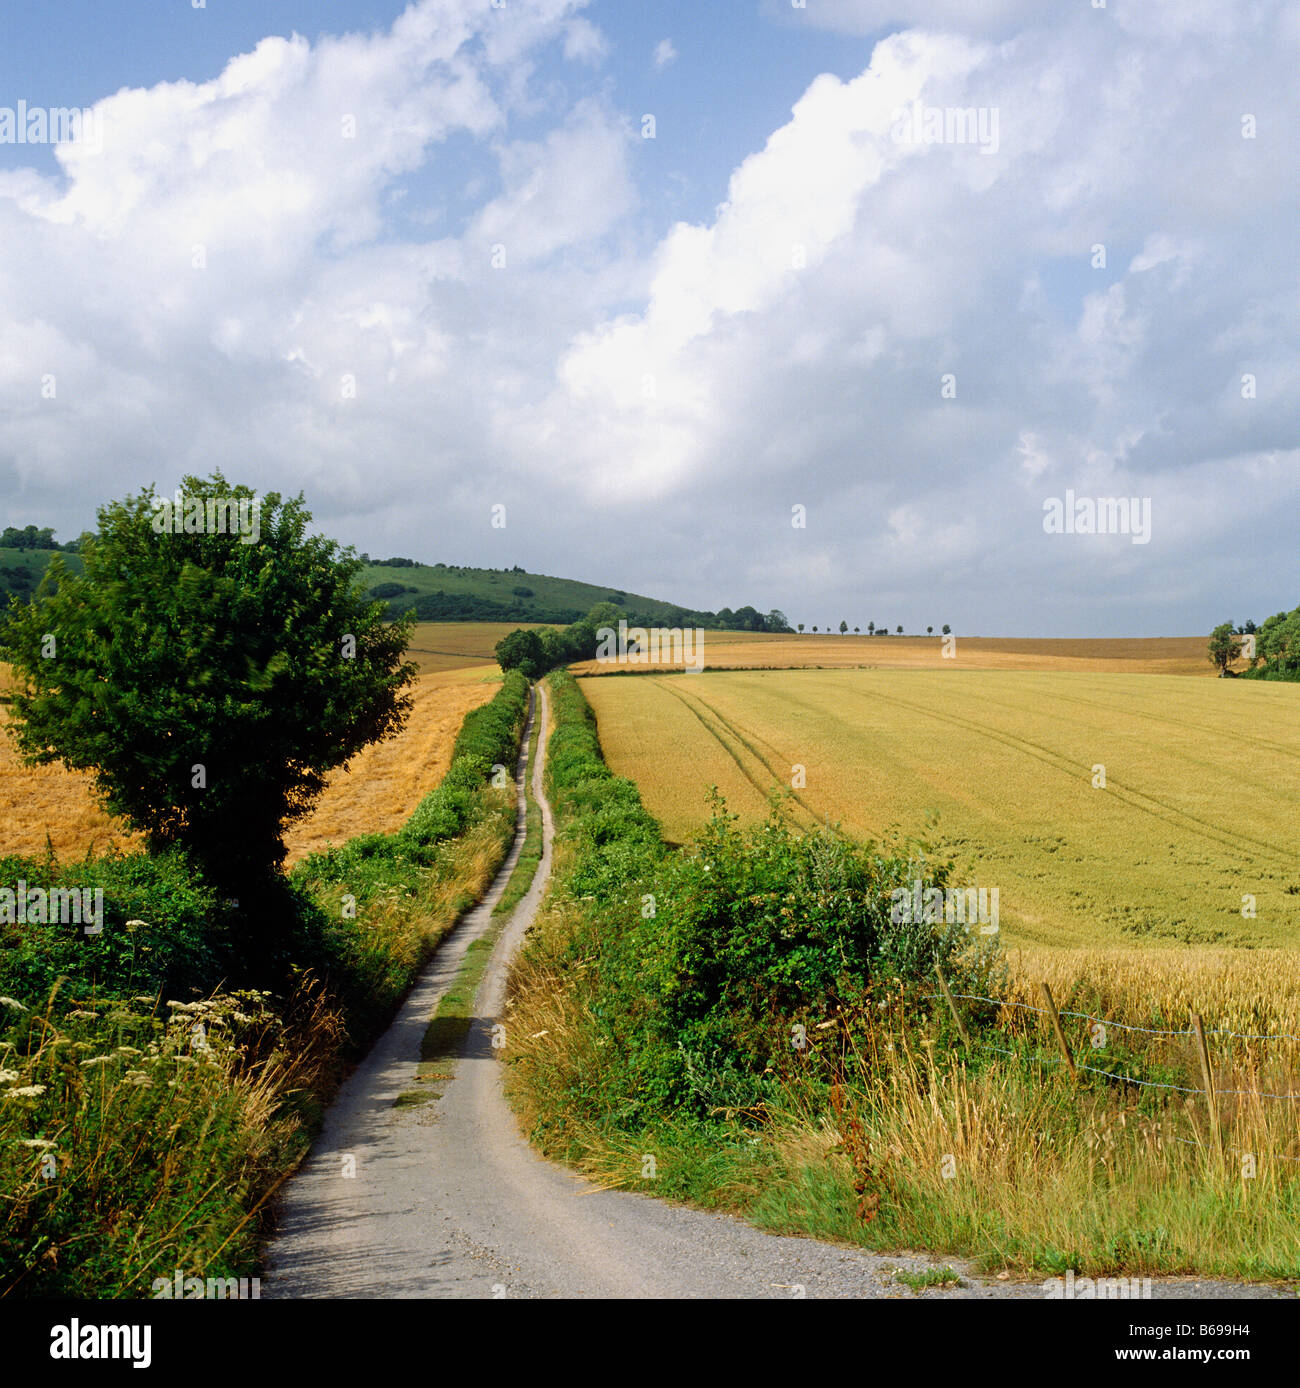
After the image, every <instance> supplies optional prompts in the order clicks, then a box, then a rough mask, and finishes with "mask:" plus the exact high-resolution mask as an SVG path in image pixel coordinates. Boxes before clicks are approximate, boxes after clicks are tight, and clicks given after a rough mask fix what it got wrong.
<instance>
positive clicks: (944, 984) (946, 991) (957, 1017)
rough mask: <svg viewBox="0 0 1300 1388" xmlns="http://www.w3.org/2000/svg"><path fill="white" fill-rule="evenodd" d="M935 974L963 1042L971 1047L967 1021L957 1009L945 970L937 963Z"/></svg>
mask: <svg viewBox="0 0 1300 1388" xmlns="http://www.w3.org/2000/svg"><path fill="white" fill-rule="evenodd" d="M934 972H935V976H936V977H937V978H938V980H939V987H940V988H942V989H943V995H944V997H945V998H947V1000H948V1006H949V1007H950V1008H952V1019H953V1021H954V1022H956V1023H957V1030H958V1031H959V1032H961V1039H962V1042H963V1043H964V1044H965V1046H966V1049H967V1050H969V1049H970V1036H969V1034H968V1033H967V1031H966V1023H965V1022H963V1021H962V1019H961V1013H960V1012H958V1011H957V1003H956V1000H955V999H954V998H953V995H952V990H951V989H950V988H949V987H948V980H947V979H946V978H944V976H943V970H942V969H941V968H940V967H939V966H938V964H936V965H935V966H934Z"/></svg>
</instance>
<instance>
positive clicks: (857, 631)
mask: <svg viewBox="0 0 1300 1388" xmlns="http://www.w3.org/2000/svg"><path fill="white" fill-rule="evenodd" d="M803 629H804V624H803V623H802V622H800V623H799V630H800V631H802V630H803ZM813 630H814V631H816V630H817V627H813ZM826 630H827V631H830V627H827V628H826ZM896 630H897V634H898V635H899V636H902V634H903V628H902V627H898V628H896ZM848 634H849V624H848V623H847V622H841V623H840V635H841V636H847V635H848ZM853 634H854V636H861V634H862V628H861V627H854V628H853ZM925 634H926V635H927V636H933V635H934V628H933V627H926V629H925ZM867 635H868V636H888V635H889V628H888V627H878V626H877V625H876V624H875V622H868V623H867ZM943 635H944V636H951V635H952V628H951V627H950V626H949V625H948V623H947V622H945V623H944V624H943Z"/></svg>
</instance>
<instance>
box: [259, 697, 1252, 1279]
mask: <svg viewBox="0 0 1300 1388" xmlns="http://www.w3.org/2000/svg"><path fill="white" fill-rule="evenodd" d="M536 717H540V719H541V735H540V737H539V740H538V748H537V758H536V763H535V765H534V766H533V767H532V768H531V773H532V784H533V794H534V796H535V798H536V800H537V803H538V805H539V806H540V807H541V810H542V815H543V824H544V846H543V853H542V860H541V865H540V867H539V869H538V872H537V875H536V878H535V880H534V882H533V884H532V887H531V889H530V890H529V892H528V894H527V895H526V896H525V897H524V898H523V899H522V900H521V901H520V903H519V905H518V906H517V907H516V909H515V910H514V912H513V914H512V916H511V919H510V921H509V923H508V924H507V927H506V929H505V931H504V932H503V934H502V937H501V939H500V941H499V942H498V945H497V948H496V950H495V952H494V956H493V959H492V962H491V964H490V966H489V968H488V971H487V973H486V975H485V976H484V979H483V983H482V986H481V989H480V993H479V998H478V1005H477V1008H476V1013H477V1015H476V1017H475V1021H474V1024H473V1027H472V1029H471V1032H470V1035H469V1037H468V1040H467V1042H466V1045H465V1047H464V1049H463V1051H462V1054H461V1056H460V1058H459V1059H458V1060H456V1061H454V1062H448V1063H447V1066H446V1068H448V1069H454V1077H453V1078H452V1079H451V1080H450V1081H449V1082H448V1083H447V1085H446V1087H445V1089H444V1092H443V1095H442V1097H441V1098H440V1099H437V1100H434V1101H430V1102H428V1103H425V1104H421V1105H417V1106H414V1107H394V1101H395V1100H396V1099H397V1098H398V1096H399V1095H400V1094H403V1093H405V1092H406V1091H408V1090H409V1089H411V1088H412V1086H413V1083H414V1080H415V1075H416V1067H417V1063H418V1058H419V1050H420V1041H421V1038H422V1036H423V1034H424V1030H425V1027H426V1025H427V1022H428V1019H429V1017H430V1016H431V1014H432V1012H433V1011H434V1009H435V1008H436V1007H437V1005H438V1001H439V999H440V998H441V997H442V995H443V993H444V992H445V991H446V990H447V988H448V987H449V986H450V984H451V982H452V981H453V979H454V978H455V976H456V971H457V968H458V966H459V964H460V962H461V960H462V959H463V957H464V955H465V951H466V950H467V949H468V947H469V945H470V943H471V942H472V941H473V940H475V939H477V938H478V937H479V936H481V935H482V934H483V933H484V932H485V931H486V930H487V928H488V926H489V923H490V919H491V911H492V906H493V905H494V904H495V902H496V901H497V900H499V898H500V895H501V893H502V891H503V890H504V887H505V884H506V882H507V881H508V879H509V876H510V872H511V870H512V869H513V867H514V864H515V862H516V860H517V859H518V856H519V852H520V849H521V847H522V844H523V837H524V813H523V810H524V803H525V801H524V777H525V775H526V774H527V772H528V768H527V766H526V764H525V758H526V755H527V751H526V749H527V747H528V742H529V738H528V732H527V731H526V732H525V735H524V739H523V749H524V750H523V751H522V752H521V759H520V767H519V776H518V784H519V806H520V814H519V821H518V826H517V829H516V836H515V843H514V845H513V847H512V849H511V851H510V854H509V856H508V857H507V859H506V862H505V863H504V864H503V866H502V868H501V871H500V872H499V873H498V874H497V876H496V878H495V880H494V881H493V883H492V886H491V888H490V890H489V892H488V894H487V896H486V897H485V898H484V900H483V902H482V903H481V904H480V905H479V906H478V907H476V908H475V909H474V910H473V911H471V912H470V913H469V914H468V915H467V916H466V917H465V919H464V920H463V921H462V922H461V924H460V926H459V927H458V928H457V930H456V931H455V933H454V934H453V935H452V936H451V937H450V938H449V939H448V940H447V941H446V942H445V943H444V945H443V947H442V949H440V950H439V952H438V954H437V956H436V957H435V958H434V959H433V961H432V962H431V963H430V965H429V966H428V968H427V969H426V970H425V972H424V973H423V975H422V976H421V978H420V980H419V982H418V984H417V985H416V987H415V989H414V990H413V991H412V993H411V995H410V997H409V998H408V999H407V1001H406V1003H405V1005H404V1006H403V1008H402V1010H401V1012H400V1014H399V1015H398V1017H397V1019H396V1021H395V1022H394V1023H393V1025H392V1027H391V1028H390V1029H389V1030H388V1032H386V1033H385V1035H384V1036H383V1037H382V1038H381V1039H380V1041H379V1042H378V1044H377V1045H376V1046H375V1048H374V1050H373V1051H372V1052H371V1054H370V1055H369V1056H368V1057H367V1058H366V1060H365V1062H364V1063H363V1064H362V1065H361V1066H360V1067H359V1068H358V1069H357V1070H356V1072H355V1073H354V1074H353V1075H352V1076H351V1077H350V1079H349V1080H348V1082H347V1083H346V1084H345V1085H344V1087H343V1089H342V1090H341V1092H340V1094H339V1097H338V1099H337V1101H336V1102H335V1104H334V1105H333V1107H332V1108H331V1110H330V1112H329V1114H328V1116H327V1118H326V1122H325V1124H324V1127H323V1130H322V1132H321V1134H320V1137H319V1139H318V1140H317V1142H316V1145H315V1147H314V1148H313V1150H312V1152H311V1154H310V1156H309V1157H308V1159H307V1161H306V1162H305V1163H304V1165H303V1167H302V1169H301V1170H300V1171H299V1172H298V1173H297V1175H295V1176H294V1178H293V1179H292V1180H291V1181H290V1182H289V1183H288V1184H287V1185H286V1187H285V1189H284V1191H283V1192H282V1194H281V1198H280V1202H279V1206H278V1227H277V1233H276V1236H275V1238H274V1239H273V1240H272V1241H271V1243H270V1245H269V1248H268V1255H267V1268H266V1272H265V1275H264V1277H263V1296H267V1297H280V1298H286V1297H315V1298H344V1297H382V1298H402V1297H406V1298H419V1297H638V1298H644V1297H657V1298H658V1297H778V1298H779V1297H786V1298H790V1297H799V1296H808V1297H825V1296H843V1297H866V1298H890V1297H909V1298H910V1297H911V1296H913V1293H912V1292H911V1291H910V1290H908V1289H907V1288H906V1287H904V1286H902V1285H900V1284H899V1282H897V1281H896V1280H895V1279H894V1277H893V1273H894V1270H895V1269H899V1268H903V1269H907V1270H909V1271H920V1270H922V1269H924V1268H927V1267H937V1266H944V1265H945V1264H946V1265H948V1266H952V1267H954V1268H956V1270H957V1271H959V1272H961V1273H962V1275H963V1277H964V1278H965V1279H966V1285H964V1286H962V1287H960V1288H957V1289H954V1290H951V1291H946V1292H937V1291H930V1292H926V1293H924V1295H925V1296H926V1297H927V1298H930V1299H948V1298H952V1297H1024V1298H1029V1299H1042V1298H1043V1296H1044V1291H1043V1287H1042V1285H1041V1284H1040V1283H1037V1282H1034V1283H1029V1284H1017V1283H1010V1282H998V1281H995V1280H989V1279H987V1278H981V1277H978V1276H975V1275H973V1274H972V1273H971V1272H970V1270H969V1269H968V1268H966V1267H965V1266H964V1265H962V1264H960V1263H958V1262H954V1261H952V1260H938V1259H933V1258H929V1257H926V1256H921V1255H890V1256H880V1255H875V1254H870V1253H865V1252H861V1251H859V1250H855V1249H849V1248H842V1247H838V1246H835V1245H831V1244H825V1243H819V1242H816V1241H814V1240H810V1239H800V1238H784V1237H775V1236H773V1235H769V1234H764V1233H761V1232H759V1231H758V1230H756V1229H753V1228H751V1227H750V1226H749V1225H747V1224H745V1223H743V1222H742V1221H740V1220H737V1219H733V1218H731V1217H729V1216H725V1215H715V1214H707V1213H702V1212H700V1211H696V1210H689V1209H684V1208H681V1207H677V1206H672V1205H667V1204H664V1203H661V1202H659V1201H656V1200H653V1199H650V1198H648V1197H646V1196H642V1195H637V1194H631V1193H627V1192H622V1191H606V1190H599V1189H597V1188H595V1187H593V1186H591V1185H590V1184H588V1183H587V1182H585V1181H583V1180H581V1179H580V1178H578V1177H576V1176H574V1175H572V1174H570V1173H569V1172H567V1171H565V1170H563V1169H561V1168H559V1167H556V1166H553V1165H551V1164H550V1163H548V1162H546V1161H544V1160H542V1159H541V1158H540V1157H539V1156H537V1154H536V1153H535V1152H533V1150H532V1149H531V1148H530V1147H529V1145H528V1144H527V1142H526V1141H525V1140H524V1138H523V1137H522V1136H521V1134H520V1132H519V1130H518V1127H517V1124H516V1122H515V1119H514V1116H513V1114H512V1113H511V1111H510V1109H509V1107H508V1106H507V1104H506V1101H505V1098H504V1096H503V1094H502V1087H501V1066H500V1061H499V1060H498V1058H497V1053H496V1052H495V1051H494V1050H493V1047H492V1044H491V1036H492V1027H493V1025H494V1024H495V1021H496V1018H497V1016H498V1014H499V1013H500V1011H501V1007H502V1003H503V999H504V995H505V981H506V976H507V972H508V969H509V963H510V959H511V957H512V954H513V952H514V951H515V950H516V949H517V947H518V946H519V944H520V942H521V940H522V939H523V936H524V934H525V932H526V931H527V929H528V927H529V925H530V924H531V923H532V921H533V919H534V917H535V916H536V913H537V910H538V906H539V904H540V902H541V899H542V895H543V893H544V892H545V889H546V884H547V881H548V878H549V875H550V869H551V849H552V836H553V824H552V818H551V810H550V806H549V804H548V803H547V801H546V798H545V795H544V792H543V789H542V768H543V765H544V763H545V755H546V736H547V718H548V704H547V698H546V692H545V690H544V689H542V688H541V686H538V689H537V691H536V694H535V697H534V703H533V707H532V710H531V713H530V719H529V727H530V728H531V726H532V719H533V718H536ZM353 1167H354V1169H355V1174H354V1175H346V1174H345V1172H346V1171H348V1170H349V1169H352V1168H353ZM1154 1293H1155V1295H1156V1296H1158V1297H1169V1296H1188V1295H1191V1296H1206V1295H1211V1296H1221V1297H1234V1296H1258V1295H1261V1294H1267V1293H1266V1292H1264V1291H1263V1289H1260V1288H1256V1287H1249V1286H1245V1285H1240V1284H1232V1283H1210V1282H1199V1281H1192V1280H1177V1281H1164V1282H1159V1283H1157V1284H1156V1285H1155V1287H1154Z"/></svg>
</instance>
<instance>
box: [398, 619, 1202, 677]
mask: <svg viewBox="0 0 1300 1388" xmlns="http://www.w3.org/2000/svg"><path fill="white" fill-rule="evenodd" d="M544 626H545V623H539V622H419V623H417V624H416V628H415V632H414V634H413V635H412V637H411V644H410V645H409V646H408V647H407V648H406V654H407V658H408V659H410V660H413V661H414V662H415V664H416V665H418V666H419V667H420V673H421V674H422V675H423V674H429V673H430V672H431V671H438V670H466V669H469V668H471V667H472V666H475V665H491V666H492V667H493V668H494V669H495V668H496V659H497V658H496V644H497V642H498V641H500V640H501V638H502V637H503V636H508V635H509V634H510V633H511V632H512V631H517V630H521V629H522V630H524V631H541V630H542V628H543V627H544ZM1202 644H1203V643H1202Z"/></svg>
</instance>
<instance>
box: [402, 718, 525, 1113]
mask: <svg viewBox="0 0 1300 1388" xmlns="http://www.w3.org/2000/svg"><path fill="white" fill-rule="evenodd" d="M540 712H541V703H540V700H539V701H538V713H539V716H538V717H537V718H536V719H535V720H534V722H533V733H532V738H531V740H530V742H529V744H528V766H527V770H526V772H525V776H524V796H525V803H526V813H525V819H524V825H525V829H524V844H523V848H522V850H521V851H520V854H519V858H518V860H517V861H516V863H515V866H514V870H513V871H512V872H511V874H510V880H509V882H507V883H506V889H505V891H504V892H503V893H502V894H501V900H500V901H498V902H497V904H496V905H495V906H494V907H493V908H492V922H491V924H490V925H489V926H488V929H487V931H486V933H485V934H483V935H482V936H480V937H479V938H478V939H477V940H475V941H473V942H472V943H471V944H470V946H469V948H468V949H467V950H466V951H465V958H464V959H462V960H461V964H460V968H459V969H458V970H457V972H456V977H455V979H454V980H453V982H452V985H451V987H450V988H448V990H447V991H446V993H444V994H443V997H442V1000H441V1001H440V1002H439V1004H438V1006H437V1009H436V1010H435V1012H434V1014H433V1016H432V1017H431V1018H430V1019H429V1025H428V1027H427V1028H426V1029H425V1033H424V1039H423V1041H422V1042H421V1043H420V1064H419V1065H418V1067H417V1068H416V1076H415V1082H416V1084H418V1085H423V1086H425V1087H424V1088H421V1089H408V1090H406V1091H405V1092H404V1093H402V1094H399V1095H398V1096H397V1098H396V1099H395V1100H394V1101H393V1103H394V1107H396V1108H410V1107H413V1106H415V1105H418V1104H423V1103H427V1102H428V1101H429V1100H431V1099H438V1098H441V1096H442V1090H441V1088H439V1087H438V1086H440V1085H441V1084H443V1083H445V1082H446V1081H447V1080H449V1079H450V1078H451V1073H452V1072H451V1070H450V1069H448V1068H447V1064H446V1062H448V1061H450V1060H451V1059H452V1058H453V1057H454V1056H455V1054H456V1052H457V1051H458V1050H459V1049H460V1046H461V1044H462V1043H463V1042H464V1040H465V1037H466V1036H467V1035H468V1034H469V1029H470V1025H471V1023H472V1022H473V1019H474V1000H475V997H476V996H477V994H478V990H479V984H480V983H482V981H483V974H484V973H485V972H486V970H487V966H488V961H489V960H490V959H491V957H492V950H493V948H494V946H495V945H496V942H497V940H498V939H500V937H501V931H502V930H503V929H504V927H505V924H506V922H507V921H508V920H509V918H510V913H511V912H512V911H513V910H514V909H515V907H516V906H517V905H518V904H519V903H520V901H522V900H523V898H524V896H525V895H526V894H527V892H528V889H529V887H531V886H532V885H533V878H534V877H535V876H536V875H537V869H538V867H539V865H540V864H541V861H542V809H541V806H540V805H539V804H538V803H537V800H536V798H535V797H534V795H533V766H534V765H535V763H536V760H537V747H538V743H539V741H540V739H541V727H542V721H541V717H540Z"/></svg>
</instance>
